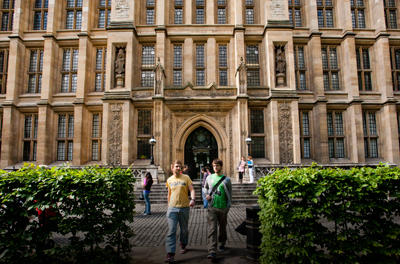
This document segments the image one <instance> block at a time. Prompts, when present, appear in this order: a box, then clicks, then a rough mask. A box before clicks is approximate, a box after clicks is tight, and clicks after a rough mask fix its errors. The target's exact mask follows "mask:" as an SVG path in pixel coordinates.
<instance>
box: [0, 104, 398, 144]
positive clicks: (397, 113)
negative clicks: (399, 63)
mask: <svg viewBox="0 0 400 264" xmlns="http://www.w3.org/2000/svg"><path fill="white" fill-rule="evenodd" d="M0 117H1V115H0ZM0 121H1V120H0ZM0 125H1V124H0ZM0 132H1V131H0ZM397 135H398V139H399V146H400V112H399V111H397ZM0 138H1V134H0ZM0 140H1V139H0ZM0 143H1V142H0ZM0 147H1V146H0ZM0 150H1V148H0Z"/></svg>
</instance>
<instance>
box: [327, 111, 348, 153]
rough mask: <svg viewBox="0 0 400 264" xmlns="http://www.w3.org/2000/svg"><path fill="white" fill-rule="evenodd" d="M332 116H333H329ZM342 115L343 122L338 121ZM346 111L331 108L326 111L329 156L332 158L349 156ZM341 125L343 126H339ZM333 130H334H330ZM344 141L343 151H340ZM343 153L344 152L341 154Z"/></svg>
mask: <svg viewBox="0 0 400 264" xmlns="http://www.w3.org/2000/svg"><path fill="white" fill-rule="evenodd" d="M329 117H331V118H329ZM338 117H340V120H341V122H338V121H339V120H338ZM344 119H345V111H343V110H329V109H328V111H327V113H326V122H327V128H328V131H327V132H328V157H329V158H330V159H343V158H346V157H347V151H346V127H345V120H344ZM339 126H341V127H340V128H339ZM330 131H332V132H330ZM340 142H342V146H343V151H342V152H340V150H339V146H340ZM341 153H342V154H341Z"/></svg>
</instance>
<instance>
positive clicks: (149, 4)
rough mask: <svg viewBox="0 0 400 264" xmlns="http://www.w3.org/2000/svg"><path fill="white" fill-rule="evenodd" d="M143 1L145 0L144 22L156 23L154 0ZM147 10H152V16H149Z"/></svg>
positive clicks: (148, 23)
mask: <svg viewBox="0 0 400 264" xmlns="http://www.w3.org/2000/svg"><path fill="white" fill-rule="evenodd" d="M145 1H146V3H145V6H146V14H145V20H146V21H145V24H146V25H154V24H156V0H145ZM149 12H152V17H151V16H150V14H151V13H149ZM149 19H151V20H152V22H151V21H150V20H149Z"/></svg>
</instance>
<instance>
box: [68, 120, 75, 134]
mask: <svg viewBox="0 0 400 264" xmlns="http://www.w3.org/2000/svg"><path fill="white" fill-rule="evenodd" d="M68 137H69V138H73V137H74V116H73V115H69V116H68Z"/></svg>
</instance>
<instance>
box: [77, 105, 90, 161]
mask: <svg viewBox="0 0 400 264" xmlns="http://www.w3.org/2000/svg"><path fill="white" fill-rule="evenodd" d="M90 128H91V116H90V114H89V112H88V111H87V109H86V107H85V106H84V104H83V103H78V104H75V106H74V149H73V158H72V164H74V165H83V164H85V163H87V162H88V161H89V157H90V151H87V150H88V149H90V148H89V146H90V144H89V137H90V133H91V131H90Z"/></svg>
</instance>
